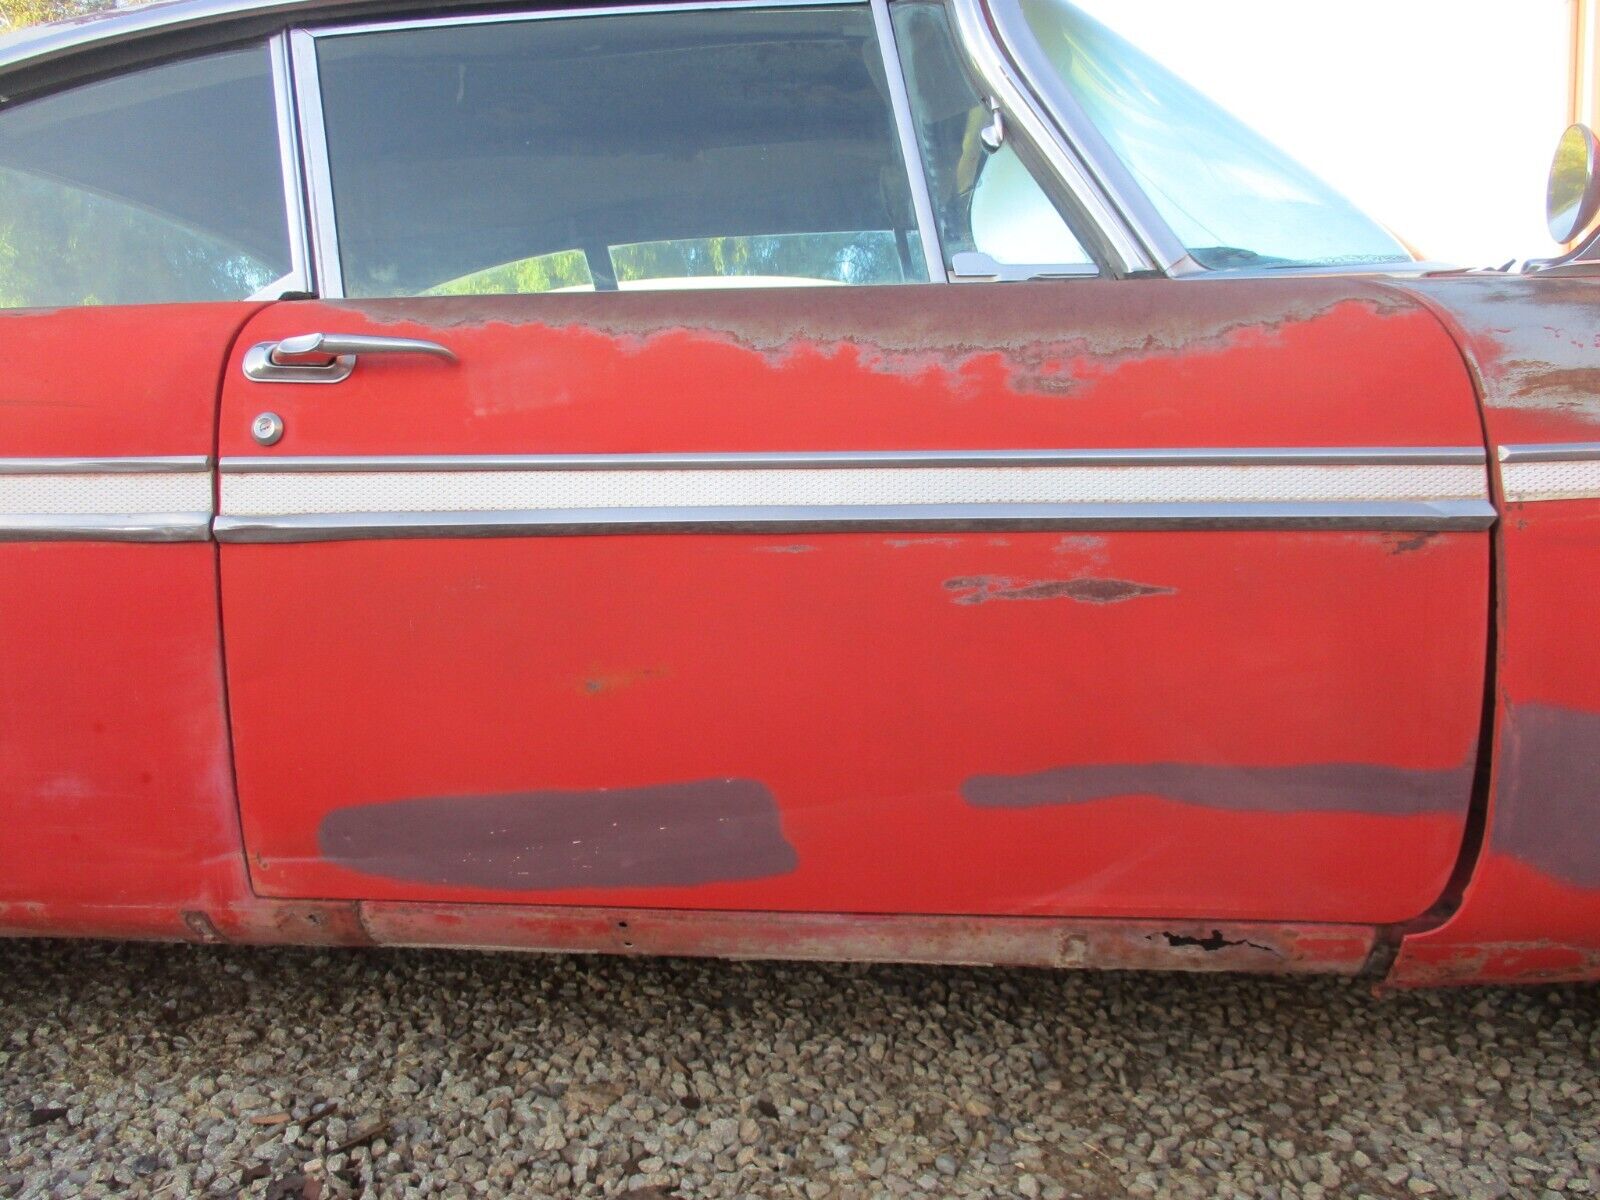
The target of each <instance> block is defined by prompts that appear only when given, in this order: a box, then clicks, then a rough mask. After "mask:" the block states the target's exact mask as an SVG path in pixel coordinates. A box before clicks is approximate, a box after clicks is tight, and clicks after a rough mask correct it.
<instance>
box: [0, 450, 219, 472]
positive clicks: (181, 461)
mask: <svg viewBox="0 0 1600 1200" xmlns="http://www.w3.org/2000/svg"><path fill="white" fill-rule="evenodd" d="M210 469H211V459H210V457H209V456H207V455H204V454H155V455H149V456H146V457H142V458H0V475H172V474H189V473H194V472H198V471H209V470H210Z"/></svg>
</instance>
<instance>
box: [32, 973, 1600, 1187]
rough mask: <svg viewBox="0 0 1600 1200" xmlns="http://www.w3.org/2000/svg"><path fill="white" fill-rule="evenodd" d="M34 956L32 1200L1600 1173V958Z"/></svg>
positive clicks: (1372, 1182)
mask: <svg viewBox="0 0 1600 1200" xmlns="http://www.w3.org/2000/svg"><path fill="white" fill-rule="evenodd" d="M0 978H3V979H4V980H5V985H4V987H3V989H0V1018H3V1019H0V1196H6V1197H10V1196H17V1197H23V1198H27V1200H33V1198H36V1197H38V1198H43V1197H52V1198H54V1197H69V1196H71V1197H77V1196H84V1197H99V1196H111V1195H118V1196H152V1197H154V1196H164V1197H174V1198H177V1197H186V1196H217V1197H223V1196H228V1197H232V1196H235V1195H244V1196H248V1197H265V1196H271V1197H273V1198H274V1200H304V1198H306V1197H321V1198H323V1200H328V1198H331V1197H343V1196H383V1197H390V1196H395V1197H404V1198H410V1197H425V1196H426V1197H464V1198H465V1197H471V1198H473V1200H478V1198H481V1197H486V1196H487V1197H495V1196H517V1197H534V1198H546V1197H548V1198H551V1200H554V1198H556V1197H560V1198H561V1200H565V1198H567V1197H571V1196H584V1197H588V1196H597V1197H598V1196H625V1197H627V1198H628V1200H668V1198H670V1197H681V1198H682V1200H701V1198H723V1197H727V1198H734V1197H751V1198H754V1200H776V1198H788V1197H793V1198H805V1200H878V1198H879V1197H885V1196H890V1197H895V1196H909V1197H924V1196H934V1197H940V1198H943V1197H967V1196H970V1197H1007V1198H1011V1197H1028V1198H1030V1200H1032V1198H1035V1197H1038V1198H1043V1200H1106V1198H1112V1197H1117V1198H1120V1197H1123V1196H1148V1197H1197V1198H1198V1197H1213V1196H1218V1197H1241V1198H1243V1197H1250V1198H1255V1200H1267V1198H1269V1197H1277V1198H1279V1200H1290V1198H1296V1200H1318V1198H1321V1200H1336V1198H1338V1200H1342V1198H1343V1197H1359V1196H1370V1197H1373V1198H1374V1200H1405V1198H1407V1197H1410V1196H1435V1197H1452V1198H1454V1197H1483V1198H1485V1200H1500V1198H1501V1197H1524V1196H1530V1197H1542V1196H1557V1197H1559V1196H1575V1195H1576V1196H1586V1195H1595V1194H1596V1193H1600V1135H1597V1134H1596V1130H1597V1129H1600V989H1594V988H1554V989H1549V990H1542V991H1532V990H1527V991H1490V990H1483V991H1458V992H1441V993H1419V994H1400V995H1392V996H1389V997H1386V998H1384V999H1373V998H1372V996H1371V995H1370V993H1369V992H1368V990H1367V989H1366V987H1365V985H1363V984H1359V983H1351V982H1346V981H1338V980H1312V981H1278V980H1260V979H1241V978H1226V977H1210V976H1182V975H1168V976H1163V975H1136V974H1124V975H1113V974H1065V973H1050V972H1036V971H1000V970H976V969H960V970H957V969H931V968H908V967H861V966H813V965H792V964H791V965H782V964H736V963H716V962H692V961H684V960H657V961H650V960H623V959H580V958H559V957H537V956H517V955H476V954H470V953H447V952H435V951H426V952H423V951H393V952H354V951H351V952H319V951H311V950H294V949H290V950H253V949H236V948H227V947H189V946H183V947H176V946H174V947H160V946H137V945H122V946H117V945H104V944H96V943H65V942H54V943H52V942H0ZM1487 1085H1492V1086H1487Z"/></svg>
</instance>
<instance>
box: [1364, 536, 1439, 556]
mask: <svg viewBox="0 0 1600 1200" xmlns="http://www.w3.org/2000/svg"><path fill="white" fill-rule="evenodd" d="M1378 536H1379V540H1380V541H1382V542H1383V544H1384V546H1386V547H1387V548H1388V550H1389V553H1390V554H1414V553H1416V552H1417V551H1418V550H1421V549H1423V548H1424V547H1426V546H1429V545H1431V544H1432V543H1433V540H1434V539H1435V538H1436V537H1438V536H1439V535H1438V534H1437V533H1384V534H1379V535H1378Z"/></svg>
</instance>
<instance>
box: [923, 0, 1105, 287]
mask: <svg viewBox="0 0 1600 1200" xmlns="http://www.w3.org/2000/svg"><path fill="white" fill-rule="evenodd" d="M891 11H892V14H893V17H894V30H895V41H896V43H897V44H898V47H899V51H900V57H901V61H902V63H903V66H904V70H905V76H906V87H907V91H908V92H909V94H910V99H911V112H912V117H913V120H914V121H915V124H916V127H917V141H918V143H919V145H920V146H921V149H922V158H923V165H924V170H925V171H926V173H927V178H928V190H929V193H930V195H931V198H932V201H933V210H934V215H935V217H936V219H937V221H938V225H939V239H940V241H941V242H942V243H943V246H944V254H945V260H946V265H947V266H949V265H950V261H949V260H950V258H951V257H952V256H953V255H955V254H959V253H962V252H963V251H968V252H970V251H977V252H979V253H982V254H987V255H988V256H989V257H990V258H992V259H994V260H995V261H996V262H997V263H1002V264H1019V265H1022V264H1038V265H1043V264H1051V265H1073V264H1088V263H1090V262H1091V261H1092V260H1091V259H1090V257H1089V254H1088V253H1087V252H1086V251H1085V250H1084V248H1083V245H1082V243H1081V242H1079V240H1078V239H1077V237H1076V236H1075V235H1074V234H1073V232H1072V229H1071V228H1070V227H1069V226H1068V224H1067V222H1066V220H1065V219H1064V218H1063V217H1062V215H1061V213H1060V211H1059V210H1058V209H1057V207H1056V205H1055V204H1054V203H1053V202H1052V201H1051V199H1050V197H1049V196H1048V195H1047V194H1046V193H1045V191H1044V189H1043V188H1041V187H1040V186H1039V183H1038V181H1037V179H1036V178H1035V177H1034V175H1033V174H1032V172H1030V170H1029V169H1028V166H1027V165H1026V164H1025V163H1024V162H1023V161H1022V159H1021V158H1020V157H1019V155H1018V152H1017V145H1018V139H1017V137H1016V135H1015V134H1014V133H1008V134H1007V135H1006V137H1005V140H1004V141H1002V142H1001V144H1000V147H999V149H997V150H992V149H990V148H989V147H988V146H986V145H985V144H984V142H983V140H982V136H981V135H982V133H983V131H984V129H985V127H986V126H987V125H988V124H989V123H990V120H991V114H990V111H989V106H988V103H987V101H986V98H985V96H984V95H983V93H982V92H981V91H980V90H979V88H978V85H977V83H976V81H975V80H974V79H973V77H972V75H971V73H970V72H969V71H968V70H967V68H966V66H965V65H964V64H963V63H962V61H961V56H960V53H959V52H958V50H957V45H956V40H955V34H954V31H953V30H952V29H951V26H950V17H949V14H948V13H947V12H946V11H945V8H944V5H943V4H942V3H938V2H936V0H902V2H901V3H897V4H895V5H894V6H893V8H892V9H891Z"/></svg>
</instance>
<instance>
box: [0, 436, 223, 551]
mask: <svg viewBox="0 0 1600 1200" xmlns="http://www.w3.org/2000/svg"><path fill="white" fill-rule="evenodd" d="M211 509H212V505H211V473H210V462H209V460H208V459H206V458H205V457H203V456H195V457H168V458H109V459H74V458H56V459H52V458H28V459H21V458H8V459H0V541H49V540H74V539H94V540H116V541H203V540H205V539H206V538H208V537H209V536H210V531H211Z"/></svg>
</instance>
